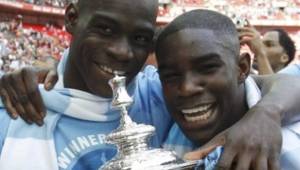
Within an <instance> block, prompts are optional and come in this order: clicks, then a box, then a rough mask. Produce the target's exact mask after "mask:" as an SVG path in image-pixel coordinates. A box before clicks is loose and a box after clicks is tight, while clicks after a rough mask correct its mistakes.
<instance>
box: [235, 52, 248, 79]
mask: <svg viewBox="0 0 300 170" xmlns="http://www.w3.org/2000/svg"><path fill="white" fill-rule="evenodd" d="M238 64H239V74H238V76H239V77H238V81H239V83H243V82H244V81H245V80H246V78H247V77H248V75H249V73H250V69H251V56H250V54H249V53H243V54H241V55H240V57H239V61H238Z"/></svg>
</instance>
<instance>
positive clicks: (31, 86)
mask: <svg viewBox="0 0 300 170" xmlns="http://www.w3.org/2000/svg"><path fill="white" fill-rule="evenodd" d="M0 82H1V83H0V86H1V87H0V93H1V96H2V100H3V104H4V106H5V107H6V109H7V111H8V112H9V114H10V115H11V116H12V117H14V118H15V117H17V115H19V116H20V117H21V118H22V119H24V120H25V121H26V122H27V123H29V124H31V123H33V122H35V123H36V124H38V125H42V124H43V118H44V116H45V113H46V111H45V107H44V104H43V101H42V98H41V95H40V92H39V90H38V83H37V75H36V72H35V71H34V70H33V69H30V68H24V69H22V70H20V71H17V72H13V73H9V74H6V75H4V76H3V77H2V78H1V81H0Z"/></svg>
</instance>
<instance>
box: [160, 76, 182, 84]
mask: <svg viewBox="0 0 300 170" xmlns="http://www.w3.org/2000/svg"><path fill="white" fill-rule="evenodd" d="M180 78H181V77H180V75H179V74H163V75H162V76H161V81H163V82H173V81H176V80H179V79H180Z"/></svg>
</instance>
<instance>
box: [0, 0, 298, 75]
mask: <svg viewBox="0 0 300 170" xmlns="http://www.w3.org/2000/svg"><path fill="white" fill-rule="evenodd" d="M71 1H72V0H0V74H3V73H5V72H8V71H12V70H15V69H18V68H20V67H24V66H27V65H39V66H42V67H47V62H48V61H49V58H54V59H56V60H59V59H60V56H61V54H62V52H63V51H64V49H65V48H67V47H68V45H69V42H70V40H71V36H70V35H69V34H68V33H67V32H66V31H65V28H64V8H65V7H66V5H67V4H68V3H70V2H71ZM197 8H206V9H212V10H217V11H220V12H222V13H224V14H226V15H228V16H230V17H231V18H232V19H233V20H234V21H237V20H241V19H244V18H247V19H248V20H249V21H250V23H251V25H253V26H255V27H256V28H257V29H258V30H259V31H260V32H261V33H264V32H265V31H266V30H269V29H272V28H278V27H280V28H283V29H285V30H286V31H288V33H289V34H290V35H291V37H292V38H293V40H294V41H295V43H296V46H297V54H296V58H295V61H293V62H300V60H299V59H300V0H160V6H159V13H158V15H159V17H158V20H157V24H158V25H164V24H166V23H168V22H170V21H171V20H172V19H173V18H174V17H176V16H177V15H179V14H181V13H183V12H185V11H189V10H193V9H197ZM245 50H247V49H245ZM148 63H150V64H155V60H154V59H153V58H151V57H150V58H149V60H148Z"/></svg>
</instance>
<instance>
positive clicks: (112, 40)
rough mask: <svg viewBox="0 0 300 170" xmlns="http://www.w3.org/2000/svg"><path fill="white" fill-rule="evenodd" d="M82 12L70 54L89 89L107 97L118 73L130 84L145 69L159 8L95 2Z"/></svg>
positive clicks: (127, 0) (141, 0) (145, 1)
mask: <svg viewBox="0 0 300 170" xmlns="http://www.w3.org/2000/svg"><path fill="white" fill-rule="evenodd" d="M93 2H94V4H93V5H92V6H91V7H89V8H88V9H83V10H79V17H78V22H77V25H76V28H75V30H74V32H73V37H74V39H73V43H72V46H71V49H70V50H71V52H70V54H71V55H72V56H75V57H72V60H73V61H74V63H75V64H76V67H77V69H78V71H79V73H80V74H81V75H79V76H81V77H82V80H83V82H84V83H85V85H86V86H87V89H86V91H88V92H91V93H93V94H97V95H100V96H103V97H110V96H111V94H112V92H111V89H110V87H109V85H108V81H109V80H110V79H111V78H113V76H114V74H118V75H125V76H126V77H127V82H130V81H131V80H132V79H133V78H134V77H135V75H136V74H137V73H138V72H139V71H140V69H141V68H142V66H143V64H144V62H145V60H146V58H147V56H148V53H149V51H150V47H151V45H152V37H153V34H154V27H155V20H156V12H157V9H156V6H155V3H154V2H155V1H154V0H153V1H152V0H150V1H149V0H138V1H136V0H122V1H119V0H93Z"/></svg>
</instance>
